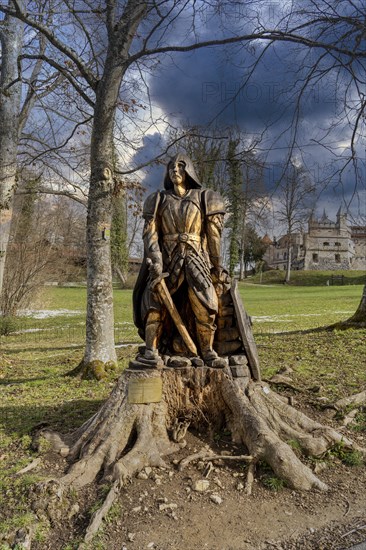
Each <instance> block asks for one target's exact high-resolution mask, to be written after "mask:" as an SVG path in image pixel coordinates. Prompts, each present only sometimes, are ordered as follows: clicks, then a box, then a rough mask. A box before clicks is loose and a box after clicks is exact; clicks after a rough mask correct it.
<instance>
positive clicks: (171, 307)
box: [154, 279, 197, 355]
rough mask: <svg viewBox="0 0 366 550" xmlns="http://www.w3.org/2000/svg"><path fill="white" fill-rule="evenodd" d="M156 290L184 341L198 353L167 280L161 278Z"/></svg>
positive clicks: (190, 348)
mask: <svg viewBox="0 0 366 550" xmlns="http://www.w3.org/2000/svg"><path fill="white" fill-rule="evenodd" d="M154 290H156V292H157V293H158V294H159V296H160V298H161V300H162V302H163V304H164V305H165V307H166V308H167V310H168V312H169V314H170V316H171V318H172V319H173V321H174V324H175V326H176V327H177V329H178V331H179V334H180V335H181V337H182V338H183V342H184V343H185V345H186V346H187V348H188V349H189V351H190V352H191V353H193V355H197V348H196V345H195V343H194V342H193V340H192V338H191V336H190V334H189V332H188V330H187V329H186V327H185V325H184V323H183V321H182V318H181V316H180V315H179V312H178V310H177V308H176V307H175V304H174V302H173V299H172V297H171V295H170V293H169V290H168V288H167V286H166V283H165V280H164V279H161V281H159V282H158V283H157V284H156V285H155V288H154Z"/></svg>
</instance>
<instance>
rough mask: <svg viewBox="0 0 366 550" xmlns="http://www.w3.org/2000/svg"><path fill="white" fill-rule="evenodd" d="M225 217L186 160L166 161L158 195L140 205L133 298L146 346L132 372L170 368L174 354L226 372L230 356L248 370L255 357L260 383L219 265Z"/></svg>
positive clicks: (241, 317) (244, 325)
mask: <svg viewBox="0 0 366 550" xmlns="http://www.w3.org/2000/svg"><path fill="white" fill-rule="evenodd" d="M224 215H225V205H224V201H223V199H222V197H221V196H220V195H219V194H218V193H217V192H215V191H213V190H212V189H204V188H202V184H201V183H200V181H199V179H198V177H197V175H196V172H195V169H194V166H193V164H192V161H191V160H190V158H189V157H187V156H186V155H183V154H178V155H176V156H175V157H174V158H173V159H171V160H170V162H169V163H168V166H167V171H166V175H165V179H164V190H162V191H156V192H155V193H152V194H151V195H150V196H148V197H147V199H146V201H145V203H144V209H143V217H144V219H145V226H144V233H143V240H144V249H145V253H144V260H143V264H142V267H141V270H140V273H139V277H138V280H137V282H136V286H135V289H134V296H133V299H134V320H135V324H136V326H137V327H138V329H139V334H140V336H141V337H142V338H143V340H144V341H145V347H144V349H142V350H141V351H140V355H139V356H138V357H137V360H136V365H135V366H139V365H140V366H151V367H154V366H162V365H163V363H164V362H165V363H166V364H167V365H169V364H170V363H169V361H170V358H172V357H174V358H177V356H178V357H179V356H180V357H184V358H186V359H188V360H189V361H191V364H192V365H194V366H203V365H206V366H208V367H214V368H224V367H225V366H227V365H228V360H229V358H230V357H231V355H232V354H233V353H234V354H236V355H240V354H241V355H243V354H244V355H245V357H246V358H247V359H249V364H251V363H253V358H254V363H255V366H254V369H255V370H256V373H255V375H254V376H253V377H254V378H255V379H258V378H259V371H258V364H257V355H256V349H255V344H254V341H253V338H252V337H251V330H250V325H249V323H248V318H247V316H246V315H245V312H244V309H243V306H242V304H241V302H240V299H239V298H238V295H237V293H236V291H235V289H233V288H231V284H230V280H229V277H228V275H227V273H226V271H225V269H224V268H223V267H222V265H221V255H220V248H221V233H222V229H223V223H224ZM248 331H249V332H248ZM248 346H249V348H252V351H251V350H250V349H249V348H248ZM247 348H248V349H247ZM163 359H164V361H163ZM176 363H177V361H176ZM171 364H172V363H171ZM252 374H254V373H253V372H252Z"/></svg>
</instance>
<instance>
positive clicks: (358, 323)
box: [330, 285, 366, 329]
mask: <svg viewBox="0 0 366 550" xmlns="http://www.w3.org/2000/svg"><path fill="white" fill-rule="evenodd" d="M365 327H366V285H365V286H364V287H363V291H362V296H361V301H360V304H359V306H358V308H357V310H356V312H355V313H354V315H352V317H350V318H349V319H347V320H346V321H341V322H340V323H336V324H335V325H332V326H331V327H330V328H340V329H342V328H345V329H347V328H365Z"/></svg>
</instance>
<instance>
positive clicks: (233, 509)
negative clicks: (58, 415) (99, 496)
mask: <svg viewBox="0 0 366 550" xmlns="http://www.w3.org/2000/svg"><path fill="white" fill-rule="evenodd" d="M323 420H324V418H323ZM358 437H359V438H360V437H362V436H358ZM359 443H361V444H362V441H359ZM203 445H204V443H203V441H202V435H200V434H193V433H188V434H187V445H186V447H185V448H184V449H183V450H182V451H181V452H180V453H179V455H174V456H172V457H171V460H172V462H170V463H169V462H168V461H167V466H168V467H167V468H166V469H165V470H164V469H159V468H152V469H151V468H147V469H146V471H143V472H141V473H140V474H139V476H138V477H137V478H134V479H133V480H132V482H131V483H130V484H129V485H127V486H126V487H125V488H124V489H123V490H122V492H121V495H120V497H119V501H118V504H117V505H116V506H115V507H114V509H113V510H112V511H111V513H110V516H109V517H108V518H107V521H106V522H105V523H104V526H103V528H102V531H101V533H100V534H98V535H97V537H96V539H95V541H94V544H93V545H90V546H89V545H85V546H84V545H81V546H78V548H80V549H81V548H87V549H89V548H93V549H94V548H97V549H106V550H145V549H149V548H150V549H155V550H204V549H208V550H262V549H271V548H275V549H282V550H295V549H296V550H297V549H299V550H303V549H304V550H310V549H314V550H315V549H316V550H331V549H334V550H335V549H348V548H351V547H352V546H353V545H354V544H356V543H359V542H361V541H364V540H365V539H366V490H365V487H366V471H365V467H364V466H354V467H347V466H345V465H343V464H342V463H341V462H340V460H339V459H337V458H333V459H327V461H326V462H321V463H318V468H319V467H320V468H324V469H323V470H322V471H321V472H320V473H319V476H320V478H321V479H322V481H324V482H325V483H327V484H328V485H329V490H328V491H327V492H320V491H317V490H314V491H312V492H299V491H293V490H291V489H289V488H286V487H276V486H275V487H274V488H275V489H276V488H277V490H274V488H272V489H271V488H269V487H268V485H270V486H271V483H272V485H273V484H274V485H276V484H275V482H273V481H272V482H271V481H268V480H271V479H272V480H273V477H272V478H271V475H272V476H273V474H271V472H270V471H269V470H268V468H267V467H266V466H265V465H262V466H259V468H258V469H257V473H256V480H255V482H254V484H253V492H252V495H251V496H247V495H246V494H245V492H244V485H245V480H246V466H245V465H244V463H240V462H239V461H234V462H231V461H230V462H229V461H228V460H225V459H223V460H218V461H215V462H214V463H213V464H212V467H210V466H207V464H208V463H207V462H205V463H203V462H195V463H190V464H189V465H188V466H187V467H186V468H185V469H184V470H183V471H179V470H178V468H177V462H178V461H179V460H180V459H181V458H183V457H185V456H188V455H190V454H192V453H194V452H196V451H200V450H201V449H202V447H203ZM214 450H215V452H217V453H221V454H223V453H224V454H226V453H227V454H242V451H243V450H242V449H240V448H238V447H235V446H233V445H232V444H231V443H230V442H229V440H228V437H226V436H225V435H223V437H222V438H221V439H220V440H219V441H217V440H216V441H215V442H214ZM209 470H210V471H209ZM202 480H205V481H204V483H203V484H202ZM266 480H267V481H266ZM197 482H200V483H199V484H198V486H199V485H206V486H208V487H207V488H206V489H205V490H204V491H197V490H195V488H196V489H197ZM79 496H81V495H79ZM95 496H96V495H95V494H92V493H91V492H90V491H89V492H85V493H84V497H83V498H84V502H82V500H79V503H80V505H81V508H80V510H83V509H84V505H85V504H86V502H87V501H88V500H89V502H92V500H94V499H95ZM89 518H90V513H86V514H84V515H83V513H81V514H80V515H79V517H78V518H77V520H76V522H75V524H74V525H73V526H71V525H70V524H69V523H68V522H66V523H62V522H61V523H60V525H58V526H57V527H56V526H55V529H54V531H53V534H52V541H49V542H46V541H43V542H42V543H35V545H34V546H32V549H33V548H34V550H48V549H52V550H56V549H64V548H67V549H69V548H76V547H77V546H73V545H72V546H71V545H70V546H68V544H70V541H71V540H75V539H77V538H78V536H79V535H80V533H81V530H85V526H86V524H87V523H88V520H89ZM84 532H85V531H84Z"/></svg>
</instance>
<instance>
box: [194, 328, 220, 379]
mask: <svg viewBox="0 0 366 550" xmlns="http://www.w3.org/2000/svg"><path fill="white" fill-rule="evenodd" d="M196 328H197V340H198V343H199V346H200V350H201V356H202V359H203V360H204V362H205V364H206V365H207V366H208V367H213V368H218V369H223V368H224V367H226V366H227V363H226V361H225V359H222V358H221V357H219V356H218V355H217V353H216V351H215V350H214V349H213V347H212V345H213V341H214V336H215V326H214V325H213V326H212V325H208V324H203V323H199V322H198V321H196Z"/></svg>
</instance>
